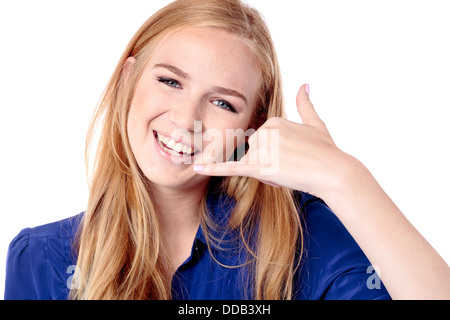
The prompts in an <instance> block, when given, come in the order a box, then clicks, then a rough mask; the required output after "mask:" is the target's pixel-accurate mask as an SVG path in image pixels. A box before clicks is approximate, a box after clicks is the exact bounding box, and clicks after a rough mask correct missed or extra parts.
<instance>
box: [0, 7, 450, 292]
mask: <svg viewBox="0 0 450 320" xmlns="http://www.w3.org/2000/svg"><path fill="white" fill-rule="evenodd" d="M248 2H249V3H250V4H251V5H253V6H255V7H256V8H257V9H259V10H260V11H261V12H262V13H263V15H264V16H265V18H266V20H267V22H268V24H269V27H270V29H271V31H272V36H273V38H274V41H275V45H276V47H277V51H278V55H279V60H280V64H281V67H282V72H283V78H284V85H285V87H284V88H285V96H286V107H287V111H288V115H289V118H290V119H292V120H295V121H299V117H298V115H297V112H296V107H295V95H296V91H297V89H298V87H299V86H300V85H302V84H303V83H309V84H310V86H311V95H310V97H311V100H312V101H313V103H314V105H315V107H316V110H317V112H318V113H319V115H320V116H321V117H322V118H323V120H324V121H325V123H326V124H327V126H328V129H329V130H330V132H331V134H332V136H333V138H334V140H335V142H336V143H337V144H338V146H339V147H340V148H341V149H343V150H344V151H346V152H347V153H350V154H352V155H353V156H355V157H357V158H358V159H360V160H361V161H362V162H363V163H364V164H365V165H366V166H367V167H368V168H369V169H370V170H371V172H372V173H373V174H374V176H375V177H376V178H377V180H378V181H379V182H380V184H381V185H382V186H383V187H384V189H385V190H386V191H387V193H388V194H389V195H390V196H391V198H393V200H394V201H395V202H396V203H397V205H398V206H399V207H400V209H401V210H402V211H403V212H404V214H405V215H406V216H407V217H408V219H409V220H410V221H411V222H412V223H413V224H414V225H415V226H416V228H417V229H418V230H419V231H420V232H421V233H422V234H423V235H424V236H425V237H426V238H427V239H428V241H429V242H430V243H431V244H432V245H433V246H434V247H435V248H436V250H437V251H438V252H439V253H440V254H441V255H442V256H443V257H444V259H445V260H446V261H447V262H450V235H449V230H448V228H449V227H450V217H449V214H450V209H449V206H448V204H447V200H448V199H449V194H450V187H449V180H450V169H449V164H450V153H449V140H450V126H449V125H448V122H449V116H450V111H449V110H450V94H449V93H450V61H449V57H450V45H449V39H450V35H449V33H450V19H448V17H449V13H450V12H449V10H448V5H447V3H446V2H445V1H436V0H431V1H425V0H423V1H411V0H410V1H398V0H397V1H386V0H383V1H348V0H346V1H318V0H316V1H297V0H296V1H287V0H284V1H282V0H278V1H272V0H264V1H263V0H251V1H248ZM167 3H168V1H162V0H159V1H155V0H151V1H150V0H147V1H137V0H135V1H131V0H126V1H111V0H108V1H99V0H96V1H90V0H89V1H86V0H82V1H70V2H69V1H49V0H40V1H25V0H22V1H2V2H1V3H0V46H1V47H0V48H1V50H0V63H1V69H0V111H1V112H0V147H1V151H0V152H1V156H0V168H1V176H0V177H1V178H0V204H1V211H0V219H1V221H0V266H1V267H0V292H1V295H0V297H1V296H2V295H3V290H4V264H5V261H6V252H7V247H8V244H9V242H10V241H11V240H12V238H13V237H14V236H15V235H16V234H17V233H18V232H19V231H20V230H21V229H22V228H24V227H28V226H36V225H40V224H44V223H48V222H52V221H55V220H59V219H63V218H66V217H69V216H72V215H75V214H77V213H79V212H81V211H84V210H85V206H86V201H87V183H86V174H85V167H84V142H85V136H86V130H87V127H88V123H89V120H90V117H91V115H92V112H93V110H94V107H95V105H96V103H97V101H98V99H99V98H100V95H101V93H102V90H103V89H104V87H105V85H106V83H107V81H108V79H109V77H110V75H111V74H112V71H113V70H114V68H115V66H116V63H117V61H118V59H119V57H120V55H121V54H122V51H123V50H124V48H125V46H126V44H127V43H128V41H129V40H130V39H131V37H132V35H133V34H134V32H136V31H137V29H138V28H139V27H140V25H141V24H142V23H143V22H144V21H145V20H146V19H147V18H148V17H149V16H150V15H151V14H152V13H154V12H155V11H156V10H157V9H159V8H161V7H162V6H164V5H165V4H167ZM411 281H413V279H411Z"/></svg>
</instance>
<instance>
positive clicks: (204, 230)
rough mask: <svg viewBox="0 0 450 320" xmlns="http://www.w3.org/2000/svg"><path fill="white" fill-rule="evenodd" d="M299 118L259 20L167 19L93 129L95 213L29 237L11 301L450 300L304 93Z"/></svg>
mask: <svg viewBox="0 0 450 320" xmlns="http://www.w3.org/2000/svg"><path fill="white" fill-rule="evenodd" d="M297 108H298V112H299V114H300V116H301V119H302V122H303V123H302V124H298V123H293V122H290V121H288V120H286V119H285V118H284V112H283V99H282V90H281V77H280V70H279V66H278V62H277V57H276V54H275V50H274V47H273V43H272V40H271V38H270V34H269V31H268V30H267V27H266V25H265V23H264V21H263V19H262V18H261V16H260V15H259V13H258V12H257V11H255V10H254V9H252V8H250V7H248V6H247V5H245V4H243V3H241V2H240V1H239V0H208V1H205V0H179V1H175V2H173V3H171V4H169V5H168V6H167V7H165V8H163V9H161V10H160V11H159V12H157V13H156V14H154V15H153V16H152V17H150V18H149V20H148V21H147V22H145V24H144V25H143V26H142V27H141V28H140V29H139V30H138V32H137V33H136V34H135V36H134V37H133V39H132V40H131V42H130V43H129V45H128V47H127V48H126V50H125V52H124V53H123V55H122V57H121V59H120V61H119V63H118V66H117V68H116V70H115V71H114V73H113V75H112V78H111V80H110V82H109V83H108V86H107V88H106V90H105V93H104V96H103V97H102V100H101V102H100V104H99V106H98V109H97V112H96V114H95V116H94V119H93V121H92V125H91V129H90V132H89V135H88V145H87V150H89V146H90V144H91V142H92V139H93V136H94V131H95V128H97V127H99V126H100V128H101V131H100V140H99V145H98V148H97V154H96V157H95V161H94V169H93V174H92V177H91V185H90V197H89V203H88V207H87V209H86V212H85V213H82V214H80V215H77V216H75V217H72V218H69V219H66V220H63V221H58V222H56V223H52V224H48V225H44V226H40V227H36V228H31V229H24V230H23V231H22V232H20V234H19V235H18V236H17V237H16V238H15V239H14V240H13V241H12V243H11V245H10V248H9V253H8V261H7V275H6V291H5V298H6V299H68V298H69V299H389V298H396V299H407V298H413V299H421V298H431V299H432V298H438V299H439V298H450V269H449V267H448V265H447V264H446V263H445V262H444V261H443V259H442V258H441V257H440V256H439V255H438V254H437V253H436V252H435V251H434V249H433V248H432V247H431V246H430V245H429V244H428V243H427V242H426V240H425V239H423V238H422V236H421V235H420V234H419V233H418V232H417V231H416V230H415V229H414V227H413V226H412V225H411V224H410V223H409V222H408V221H407V219H406V218H405V217H404V216H403V214H402V213H401V212H400V211H399V210H398V208H397V207H396V206H395V204H394V203H393V202H392V201H391V200H390V199H389V197H388V196H387V195H386V194H385V193H384V192H383V190H382V188H381V187H380V186H379V185H378V184H377V182H376V181H375V179H374V178H373V177H372V175H371V174H370V173H369V172H368V171H367V169H366V168H365V167H364V166H363V165H362V164H361V163H360V162H359V161H358V160H356V159H355V158H353V157H351V156H350V155H348V154H346V153H344V152H343V151H341V150H340V149H339V148H338V147H337V146H336V145H335V144H334V142H333V140H332V138H331V136H330V134H329V132H328V131H327V128H326V127H325V124H324V123H323V122H322V120H321V119H320V118H319V116H318V115H317V113H316V112H315V110H314V108H313V105H312V103H311V102H310V99H309V86H308V85H303V86H301V88H300V90H299V93H298V97H297ZM87 162H89V159H88V158H87ZM375 271H377V272H378V273H376V272H375Z"/></svg>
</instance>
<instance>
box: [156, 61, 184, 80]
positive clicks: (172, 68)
mask: <svg viewBox="0 0 450 320" xmlns="http://www.w3.org/2000/svg"><path fill="white" fill-rule="evenodd" d="M155 68H165V69H167V70H169V71H172V72H173V73H175V74H176V75H177V76H179V77H181V78H184V79H186V80H190V79H191V77H189V75H188V74H187V73H186V72H184V71H183V70H181V69H180V68H177V67H175V66H173V65H171V64H166V63H157V64H155V65H154V66H153V69H155Z"/></svg>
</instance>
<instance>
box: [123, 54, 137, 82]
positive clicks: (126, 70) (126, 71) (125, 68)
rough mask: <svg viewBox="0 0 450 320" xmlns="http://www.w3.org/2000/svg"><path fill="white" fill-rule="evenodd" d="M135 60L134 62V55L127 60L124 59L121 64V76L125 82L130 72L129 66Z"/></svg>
mask: <svg viewBox="0 0 450 320" xmlns="http://www.w3.org/2000/svg"><path fill="white" fill-rule="evenodd" d="M135 62H136V58H135V57H128V58H127V60H125V63H124V64H123V68H122V75H123V78H124V79H125V82H126V81H128V77H129V75H130V72H131V67H132V66H133V64H134V63H135Z"/></svg>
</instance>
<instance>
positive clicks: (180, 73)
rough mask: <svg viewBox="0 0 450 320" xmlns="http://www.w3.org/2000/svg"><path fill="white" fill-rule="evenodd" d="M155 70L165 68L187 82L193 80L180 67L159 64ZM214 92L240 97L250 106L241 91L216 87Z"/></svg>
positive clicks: (155, 66)
mask: <svg viewBox="0 0 450 320" xmlns="http://www.w3.org/2000/svg"><path fill="white" fill-rule="evenodd" d="M155 68H165V69H167V70H169V71H171V72H173V73H175V74H176V75H177V76H179V77H181V78H183V79H186V80H191V77H190V76H189V75H188V74H187V73H186V72H184V71H183V70H181V69H180V68H178V67H175V66H173V65H171V64H167V63H157V64H155V65H154V66H153V69H155ZM212 90H213V91H215V92H218V93H221V94H224V95H227V96H234V97H238V98H241V99H242V100H244V102H245V103H246V104H248V101H247V98H246V97H245V96H244V95H243V94H242V93H240V92H239V91H236V90H233V89H228V88H224V87H220V86H214V87H213V88H212Z"/></svg>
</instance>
